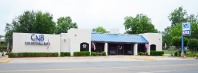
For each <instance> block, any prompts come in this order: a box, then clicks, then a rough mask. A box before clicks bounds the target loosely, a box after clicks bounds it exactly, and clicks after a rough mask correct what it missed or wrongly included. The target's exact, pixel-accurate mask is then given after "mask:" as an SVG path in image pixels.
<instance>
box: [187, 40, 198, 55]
mask: <svg viewBox="0 0 198 73" xmlns="http://www.w3.org/2000/svg"><path fill="white" fill-rule="evenodd" d="M188 47H189V50H190V51H191V52H198V40H197V39H189V40H188Z"/></svg>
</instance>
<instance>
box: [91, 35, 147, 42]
mask: <svg viewBox="0 0 198 73" xmlns="http://www.w3.org/2000/svg"><path fill="white" fill-rule="evenodd" d="M91 41H96V42H125V43H148V41H147V40H146V39H145V38H144V37H143V36H142V35H129V34H102V33H92V34H91Z"/></svg>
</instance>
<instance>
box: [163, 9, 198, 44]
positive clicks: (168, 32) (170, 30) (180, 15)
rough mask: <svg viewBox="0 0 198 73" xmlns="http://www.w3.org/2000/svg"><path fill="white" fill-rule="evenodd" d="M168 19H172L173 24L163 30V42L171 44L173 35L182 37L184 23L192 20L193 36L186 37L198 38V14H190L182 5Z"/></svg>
mask: <svg viewBox="0 0 198 73" xmlns="http://www.w3.org/2000/svg"><path fill="white" fill-rule="evenodd" d="M168 19H169V20H170V21H171V26H168V27H167V28H165V31H164V32H163V44H164V43H166V44H169V45H173V44H171V43H170V42H171V41H170V40H171V39H173V37H181V35H182V23H184V22H190V23H191V29H192V32H191V36H189V37H186V38H188V39H189V38H196V39H198V15H197V16H195V15H194V14H190V15H189V16H188V14H187V11H186V10H185V9H183V8H182V7H179V8H176V9H175V10H174V11H173V12H171V13H170V15H169V16H168Z"/></svg>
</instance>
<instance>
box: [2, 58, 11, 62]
mask: <svg viewBox="0 0 198 73" xmlns="http://www.w3.org/2000/svg"><path fill="white" fill-rule="evenodd" d="M10 60H12V59H10V58H9V59H5V60H0V63H7V62H8V61H10Z"/></svg>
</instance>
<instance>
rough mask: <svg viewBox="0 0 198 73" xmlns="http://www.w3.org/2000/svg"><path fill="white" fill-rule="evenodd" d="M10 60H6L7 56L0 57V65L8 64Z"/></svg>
mask: <svg viewBox="0 0 198 73" xmlns="http://www.w3.org/2000/svg"><path fill="white" fill-rule="evenodd" d="M10 60H11V59H10V58H8V56H7V55H5V56H2V57H0V63H7V62H9V61H10Z"/></svg>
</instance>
